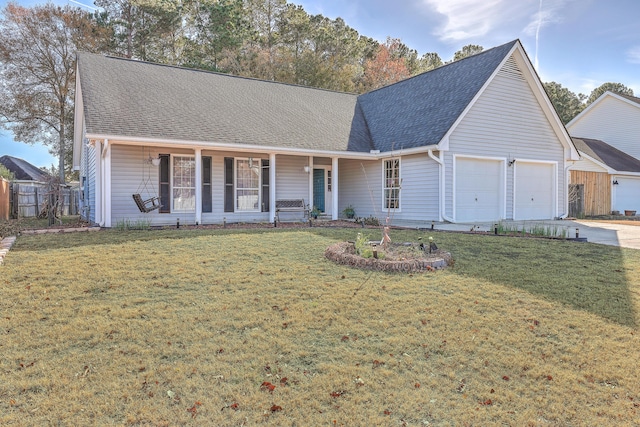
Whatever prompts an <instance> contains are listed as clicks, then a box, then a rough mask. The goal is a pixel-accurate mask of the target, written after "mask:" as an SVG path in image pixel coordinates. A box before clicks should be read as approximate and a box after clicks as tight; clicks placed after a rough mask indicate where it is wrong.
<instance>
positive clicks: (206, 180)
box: [202, 156, 213, 212]
mask: <svg viewBox="0 0 640 427" xmlns="http://www.w3.org/2000/svg"><path fill="white" fill-rule="evenodd" d="M212 211H213V203H212V199H211V157H208V156H207V157H202V212H212Z"/></svg>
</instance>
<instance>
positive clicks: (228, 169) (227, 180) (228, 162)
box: [224, 157, 235, 212]
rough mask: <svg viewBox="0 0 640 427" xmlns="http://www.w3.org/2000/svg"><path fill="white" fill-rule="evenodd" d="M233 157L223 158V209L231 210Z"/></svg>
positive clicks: (232, 201)
mask: <svg viewBox="0 0 640 427" xmlns="http://www.w3.org/2000/svg"><path fill="white" fill-rule="evenodd" d="M234 205H235V202H234V197H233V157H225V158H224V211H225V212H233V211H234V209H233V207H234Z"/></svg>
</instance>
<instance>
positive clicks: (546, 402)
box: [0, 228, 640, 426]
mask: <svg viewBox="0 0 640 427" xmlns="http://www.w3.org/2000/svg"><path fill="white" fill-rule="evenodd" d="M358 231H361V230H359V229H331V228H322V229H321V228H303V229H298V230H293V229H263V230H163V231H139V232H116V231H103V232H99V233H76V234H52V235H38V236H22V237H20V238H19V239H18V240H17V242H16V244H15V245H14V247H13V248H12V250H11V252H10V253H9V254H8V256H7V257H6V258H5V262H4V264H3V265H1V266H0V425H38V426H40V425H140V426H143V425H144V426H147V425H159V426H162V425H166V426H174V425H216V426H242V425H244V426H252V425H258V424H260V425H262V424H266V425H273V426H320V425H326V426H334V425H337V426H361V425H362V426H370V425H389V426H396V425H397V426H401V425H407V426H425V425H438V426H441V425H445V426H446V425H452V426H453V425H534V426H537V425H631V424H634V423H638V420H640V412H639V411H640V385H639V384H638V378H639V377H640V367H639V366H638V363H637V357H638V354H640V341H639V339H638V332H639V331H638V326H637V321H638V318H637V316H638V307H639V306H640V298H639V296H640V294H639V291H640V251H634V250H625V249H620V248H615V247H609V246H600V245H594V244H588V243H573V242H563V241H555V240H542V239H522V238H513V237H499V236H481V235H468V234H456V233H444V232H433V233H424V232H415V231H393V232H392V235H391V237H392V238H393V239H394V240H395V241H416V240H417V238H418V237H420V236H422V237H428V236H433V237H434V239H435V241H436V243H437V244H438V246H440V247H441V248H444V249H446V250H449V251H450V252H451V253H452V254H453V256H454V258H455V265H454V267H453V268H450V269H447V270H442V271H437V272H429V273H421V274H412V275H398V274H389V273H378V272H369V271H359V270H353V269H351V268H349V267H345V266H339V265H334V264H332V263H331V262H329V261H327V260H326V259H325V258H324V256H323V253H324V250H325V248H326V247H327V246H329V245H330V244H332V243H334V242H336V241H342V240H354V239H355V234H356V233H357V232H358ZM369 231H370V233H371V236H372V237H374V238H375V237H377V234H379V231H377V230H369Z"/></svg>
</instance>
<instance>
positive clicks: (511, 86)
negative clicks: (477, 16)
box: [445, 60, 567, 219]
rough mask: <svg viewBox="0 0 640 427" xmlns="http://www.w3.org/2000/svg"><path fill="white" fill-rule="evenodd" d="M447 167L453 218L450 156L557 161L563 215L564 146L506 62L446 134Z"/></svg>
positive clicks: (509, 190)
mask: <svg viewBox="0 0 640 427" xmlns="http://www.w3.org/2000/svg"><path fill="white" fill-rule="evenodd" d="M449 141H450V145H449V151H448V152H447V153H445V165H446V210H445V212H446V215H447V216H449V217H452V216H453V155H454V154H459V155H471V156H479V157H495V158H499V159H504V160H507V159H514V158H516V159H523V160H524V159H527V160H542V161H556V162H558V176H557V184H558V209H557V210H558V214H563V213H564V206H565V195H566V190H565V189H566V186H567V182H566V176H565V172H564V150H563V147H562V144H561V143H560V141H559V140H558V137H557V136H556V134H555V132H554V131H553V128H552V126H551V124H550V123H549V121H548V120H547V118H546V116H545V114H544V112H543V111H542V108H541V106H540V105H539V104H538V101H537V99H536V98H535V96H534V94H533V92H532V89H531V88H530V87H529V84H528V83H527V81H526V80H525V78H524V77H523V76H522V74H521V72H520V71H519V70H518V68H517V65H516V64H515V62H514V61H513V60H510V61H508V62H507V63H506V64H505V66H504V68H503V69H502V70H500V72H499V73H498V74H497V75H496V77H495V78H494V79H493V81H492V82H491V83H490V84H489V86H488V87H487V88H486V90H485V91H484V93H483V94H482V95H481V96H480V98H479V99H478V100H477V101H476V103H475V104H474V105H473V106H472V107H471V109H470V110H469V111H468V113H467V114H466V115H465V117H464V118H463V119H462V121H461V122H460V124H459V125H458V126H457V127H456V129H455V130H454V131H453V132H452V134H451V136H450V140H449ZM513 174H514V168H512V167H508V168H507V175H506V181H507V182H506V215H507V219H512V216H513V203H514V202H513V178H514V175H513Z"/></svg>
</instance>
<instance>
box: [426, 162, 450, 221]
mask: <svg viewBox="0 0 640 427" xmlns="http://www.w3.org/2000/svg"><path fill="white" fill-rule="evenodd" d="M428 154H429V157H430V158H432V159H433V160H435V162H436V163H438V169H440V185H439V186H440V203H438V205H439V206H438V211H439V212H438V214H439V215H440V221H442V220H444V221H447V222H451V223H453V222H455V221H454V220H453V219H452V218H449V217H448V216H447V215H446V213H445V212H446V206H445V203H444V197H445V193H446V192H445V188H444V187H445V185H444V178H445V174H444V161H443V160H442V159H441V158H440V157H436V156H435V155H434V154H433V150H429V151H428Z"/></svg>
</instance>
